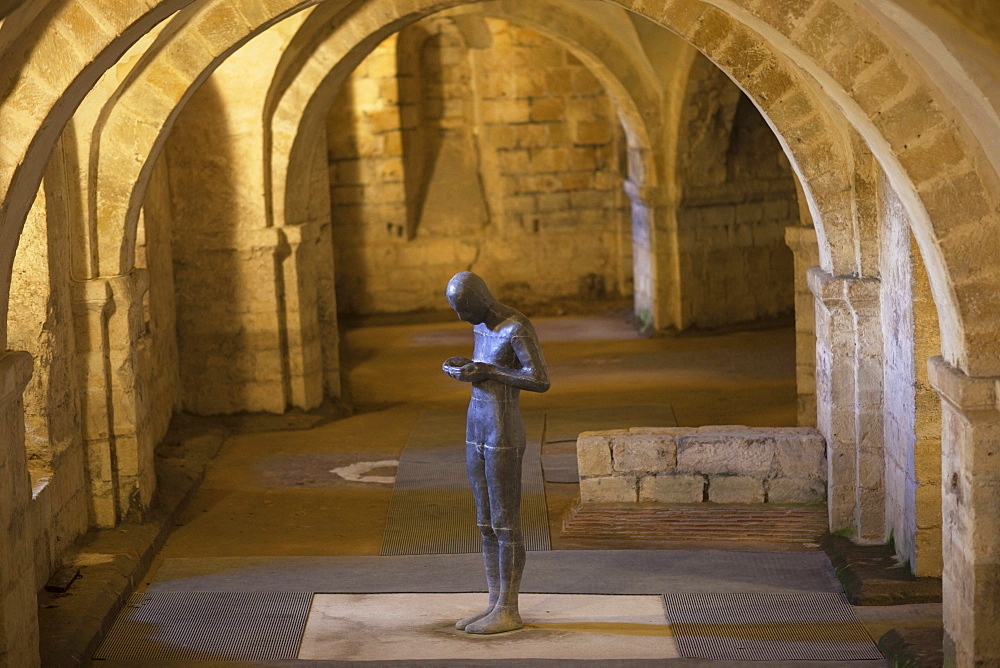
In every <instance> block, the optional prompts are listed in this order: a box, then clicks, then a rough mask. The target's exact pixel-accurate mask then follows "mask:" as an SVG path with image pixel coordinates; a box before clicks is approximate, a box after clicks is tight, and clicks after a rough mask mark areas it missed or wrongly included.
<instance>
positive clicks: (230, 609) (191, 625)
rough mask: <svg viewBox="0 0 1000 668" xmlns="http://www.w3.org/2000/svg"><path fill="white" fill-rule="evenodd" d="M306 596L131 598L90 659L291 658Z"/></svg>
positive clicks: (252, 594) (171, 595)
mask: <svg viewBox="0 0 1000 668" xmlns="http://www.w3.org/2000/svg"><path fill="white" fill-rule="evenodd" d="M311 605H312V594H310V593H303V592H147V593H143V594H134V595H133V596H132V598H131V599H129V602H128V604H127V605H126V606H125V607H124V608H123V609H122V611H121V613H120V614H119V615H118V618H117V619H116V620H115V624H114V626H113V627H111V630H110V631H109V632H108V635H107V637H106V638H105V639H104V642H103V643H101V647H100V648H99V649H98V650H97V653H96V654H95V655H94V658H95V659H202V660H204V659H216V660H277V659H294V658H296V656H297V655H298V651H299V643H300V642H301V640H302V633H303V631H304V630H305V625H306V619H307V618H308V616H309V608H310V607H311Z"/></svg>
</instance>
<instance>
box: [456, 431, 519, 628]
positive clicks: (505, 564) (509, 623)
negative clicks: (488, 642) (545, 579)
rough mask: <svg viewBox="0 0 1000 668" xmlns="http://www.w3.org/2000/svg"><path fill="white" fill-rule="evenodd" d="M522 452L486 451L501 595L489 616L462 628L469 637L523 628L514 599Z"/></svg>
mask: <svg viewBox="0 0 1000 668" xmlns="http://www.w3.org/2000/svg"><path fill="white" fill-rule="evenodd" d="M523 454H524V448H496V449H487V455H486V480H487V482H488V483H489V492H490V514H491V516H492V517H493V531H494V532H495V533H496V536H497V542H498V544H499V554H500V592H499V596H498V598H497V601H496V605H495V606H494V607H493V610H492V611H490V613H489V614H488V615H486V616H485V617H483V618H482V619H480V620H479V621H476V622H473V623H471V624H469V625H468V626H466V627H465V630H466V632H468V633H483V634H485V633H503V632H504V631H513V630H515V629H519V628H521V627H522V626H524V623H523V622H522V621H521V614H520V612H519V611H518V606H517V598H518V594H519V593H520V590H521V575H522V573H523V572H524V559H525V549H524V537H523V535H522V531H521V458H522V456H523Z"/></svg>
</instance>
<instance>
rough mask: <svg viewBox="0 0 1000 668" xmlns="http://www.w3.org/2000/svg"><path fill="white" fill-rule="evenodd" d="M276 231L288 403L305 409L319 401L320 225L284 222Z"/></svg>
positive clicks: (320, 401)
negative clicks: (282, 249)
mask: <svg viewBox="0 0 1000 668" xmlns="http://www.w3.org/2000/svg"><path fill="white" fill-rule="evenodd" d="M277 233H278V234H280V235H281V237H282V240H281V241H282V245H283V246H287V248H288V255H287V256H285V257H284V258H283V260H282V262H281V270H282V277H283V282H284V293H283V296H282V297H281V298H280V299H279V304H280V308H281V309H282V311H283V318H282V321H283V326H284V330H285V334H284V337H283V338H284V339H285V341H286V346H287V350H286V356H287V359H288V388H289V392H290V396H289V402H290V403H291V405H292V406H296V407H298V408H302V409H305V410H308V409H310V408H315V407H316V406H319V405H320V403H322V401H323V367H324V364H323V347H322V343H323V342H322V340H321V337H320V331H319V317H318V308H317V306H318V304H317V294H316V282H317V276H316V274H317V271H316V262H317V256H319V255H320V253H319V249H318V248H317V245H318V243H319V239H320V226H319V225H318V224H315V223H305V224H301V225H285V226H283V227H280V228H278V229H277Z"/></svg>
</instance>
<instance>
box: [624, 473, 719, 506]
mask: <svg viewBox="0 0 1000 668" xmlns="http://www.w3.org/2000/svg"><path fill="white" fill-rule="evenodd" d="M704 494H705V478H704V477H703V476H700V475H656V476H646V477H644V478H642V479H641V480H640V481H639V501H642V502H651V503H699V502H701V501H703V500H704Z"/></svg>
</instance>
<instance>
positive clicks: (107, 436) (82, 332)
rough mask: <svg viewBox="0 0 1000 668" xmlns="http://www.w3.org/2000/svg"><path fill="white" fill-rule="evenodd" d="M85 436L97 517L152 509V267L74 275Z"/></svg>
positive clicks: (104, 519)
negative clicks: (147, 309)
mask: <svg viewBox="0 0 1000 668" xmlns="http://www.w3.org/2000/svg"><path fill="white" fill-rule="evenodd" d="M72 287H73V312H74V316H75V320H76V322H75V326H74V331H75V334H76V349H77V354H78V357H79V360H80V369H79V373H80V386H81V387H82V388H84V392H83V394H82V406H81V408H82V415H83V438H84V444H85V450H86V455H87V475H88V482H89V485H90V503H91V514H92V519H93V523H94V524H95V525H96V526H98V527H113V526H115V525H117V524H118V522H119V521H120V520H121V519H122V518H123V517H124V516H125V515H126V514H127V513H128V512H129V511H130V510H139V511H142V510H145V509H146V508H147V507H148V506H149V503H150V501H151V500H152V497H153V492H154V491H155V489H156V471H155V468H154V452H153V450H154V446H155V443H153V442H152V439H151V438H150V434H149V433H148V432H149V430H148V429H147V428H146V427H147V423H148V415H147V414H146V413H147V411H146V407H145V404H144V399H145V392H144V383H143V375H142V374H143V369H142V365H143V362H144V361H145V356H144V355H143V352H144V351H145V349H146V348H147V346H146V341H145V329H146V325H145V319H144V310H143V297H144V296H145V294H146V291H147V289H148V287H149V278H148V274H147V272H146V270H144V269H136V270H134V271H132V272H131V273H129V274H126V275H123V276H111V277H99V278H94V279H90V280H87V281H77V282H74V283H73V286H72Z"/></svg>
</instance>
